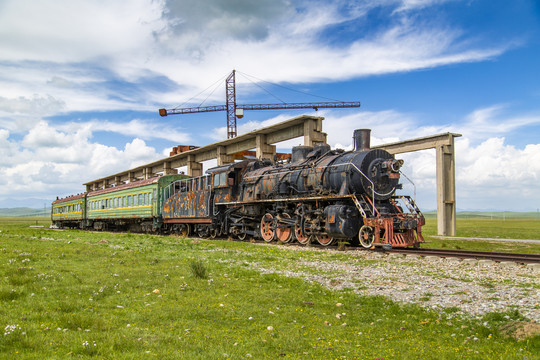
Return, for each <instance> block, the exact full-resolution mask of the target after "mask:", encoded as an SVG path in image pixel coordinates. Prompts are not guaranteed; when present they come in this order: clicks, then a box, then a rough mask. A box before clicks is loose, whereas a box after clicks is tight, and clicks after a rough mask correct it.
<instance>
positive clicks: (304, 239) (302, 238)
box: [294, 225, 309, 245]
mask: <svg viewBox="0 0 540 360" xmlns="http://www.w3.org/2000/svg"><path fill="white" fill-rule="evenodd" d="M294 235H295V236H296V240H298V242H299V243H300V244H302V245H306V244H308V243H309V236H306V235H305V234H304V233H303V232H302V226H300V225H295V226H294Z"/></svg>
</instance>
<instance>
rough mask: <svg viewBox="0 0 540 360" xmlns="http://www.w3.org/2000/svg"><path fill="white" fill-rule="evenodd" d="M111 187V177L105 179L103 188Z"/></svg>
mask: <svg viewBox="0 0 540 360" xmlns="http://www.w3.org/2000/svg"><path fill="white" fill-rule="evenodd" d="M110 187H111V183H110V181H109V179H105V180H103V188H104V189H107V188H110Z"/></svg>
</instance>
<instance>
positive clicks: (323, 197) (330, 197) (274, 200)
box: [215, 195, 354, 205]
mask: <svg viewBox="0 0 540 360" xmlns="http://www.w3.org/2000/svg"><path fill="white" fill-rule="evenodd" d="M352 197H353V195H333V196H311V197H303V198H287V199H264V200H250V201H231V202H219V203H216V204H215V205H247V204H259V203H269V202H272V203H273V202H279V201H281V202H296V201H310V200H311V201H313V200H335V199H351V198H352ZM353 201H354V200H353Z"/></svg>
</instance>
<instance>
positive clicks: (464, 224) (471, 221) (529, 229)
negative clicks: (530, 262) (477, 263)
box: [422, 216, 540, 254]
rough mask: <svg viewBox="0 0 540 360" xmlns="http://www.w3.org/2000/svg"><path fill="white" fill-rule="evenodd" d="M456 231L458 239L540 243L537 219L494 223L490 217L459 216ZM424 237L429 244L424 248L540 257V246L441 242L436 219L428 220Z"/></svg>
mask: <svg viewBox="0 0 540 360" xmlns="http://www.w3.org/2000/svg"><path fill="white" fill-rule="evenodd" d="M456 227H457V236H458V237H473V238H493V239H527V240H540V221H539V220H536V219H534V218H531V219H525V218H518V219H516V218H507V219H506V220H503V219H502V218H494V219H493V220H492V219H491V218H489V217H477V218H470V217H459V216H458V218H457V220H456ZM422 233H423V234H424V237H425V239H426V240H427V241H429V243H428V244H424V245H422V247H429V248H448V249H465V250H485V251H503V252H521V253H536V254H538V253H540V244H534V243H519V242H501V241H485V240H482V241H475V240H446V239H439V238H437V237H435V235H437V218H436V217H435V216H427V217H426V225H425V226H424V228H423V229H422Z"/></svg>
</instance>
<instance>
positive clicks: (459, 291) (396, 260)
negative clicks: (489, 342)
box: [243, 244, 540, 322]
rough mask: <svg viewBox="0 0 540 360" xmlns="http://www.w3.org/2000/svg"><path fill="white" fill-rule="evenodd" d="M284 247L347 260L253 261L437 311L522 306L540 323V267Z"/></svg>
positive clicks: (468, 311)
mask: <svg viewBox="0 0 540 360" xmlns="http://www.w3.org/2000/svg"><path fill="white" fill-rule="evenodd" d="M261 246H272V245H267V244H261ZM286 249H287V250H290V251H307V252H312V251H313V252H321V251H324V252H326V253H327V254H328V253H334V254H336V253H337V254H340V255H345V258H346V260H345V261H343V260H342V259H333V256H326V255H324V254H322V255H321V256H320V257H319V256H317V260H313V256H306V257H304V256H300V257H299V260H297V261H292V262H291V261H287V262H280V264H279V265H278V266H276V267H275V268H272V267H270V266H267V264H259V263H254V262H249V265H250V266H251V267H252V268H254V269H257V270H258V271H261V272H263V273H278V274H282V275H285V276H290V277H298V278H302V279H304V280H306V281H309V282H313V283H319V284H322V285H323V286H326V287H328V288H332V289H345V288H349V289H352V290H353V291H355V292H357V293H358V294H362V295H382V296H386V297H388V298H390V299H392V300H394V301H398V302H407V303H417V304H420V305H421V306H424V307H429V308H432V309H435V310H436V309H442V308H452V307H454V308H458V309H459V311H458V313H461V312H462V313H464V314H470V315H473V316H481V315H483V314H485V313H488V312H503V311H508V310H518V311H519V312H520V313H521V314H522V315H524V316H525V317H527V318H529V319H531V320H533V321H536V322H540V289H539V283H540V282H539V281H538V280H539V278H540V271H539V270H538V268H537V267H534V266H525V265H519V264H516V263H494V262H491V261H488V262H485V261H477V260H472V261H471V260H465V261H461V260H459V259H452V258H449V259H445V258H439V257H419V256H402V255H396V254H391V255H387V254H380V253H375V252H368V251H361V250H347V251H344V252H341V251H340V252H335V250H333V251H330V252H328V251H326V250H319V249H314V248H306V247H302V246H287V247H286ZM304 258H305V259H304ZM340 258H341V256H340ZM308 259H309V260H308ZM243 263H244V264H246V262H243Z"/></svg>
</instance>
